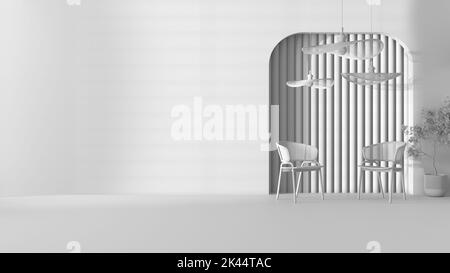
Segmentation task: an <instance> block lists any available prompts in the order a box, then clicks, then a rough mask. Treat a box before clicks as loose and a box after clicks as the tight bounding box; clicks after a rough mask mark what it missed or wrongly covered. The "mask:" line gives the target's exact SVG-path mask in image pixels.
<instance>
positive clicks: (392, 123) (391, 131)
mask: <svg viewBox="0 0 450 273" xmlns="http://www.w3.org/2000/svg"><path fill="white" fill-rule="evenodd" d="M387 39H388V41H389V46H388V63H389V67H388V72H389V73H392V72H395V41H394V40H392V39H391V38H390V37H388V38H387ZM386 87H387V88H388V90H387V92H388V97H389V102H388V141H395V140H396V137H397V136H396V129H395V127H396V118H395V105H396V96H395V93H396V87H395V80H391V81H388V82H387V83H386ZM396 178H397V175H394V177H391V178H390V179H392V181H389V183H392V192H393V193H395V192H396V189H397V187H396V184H397V183H396V181H397V179H396Z"/></svg>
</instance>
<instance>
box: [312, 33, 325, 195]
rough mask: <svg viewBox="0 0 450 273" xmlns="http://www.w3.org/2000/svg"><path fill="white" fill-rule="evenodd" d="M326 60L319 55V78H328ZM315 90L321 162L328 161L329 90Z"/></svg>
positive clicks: (323, 173) (321, 39)
mask: <svg viewBox="0 0 450 273" xmlns="http://www.w3.org/2000/svg"><path fill="white" fill-rule="evenodd" d="M317 37H318V41H324V42H326V35H323V34H320V35H318V36H317ZM326 61H327V57H326V54H320V55H318V66H317V70H318V73H317V74H316V76H317V77H318V78H319V79H324V78H326V74H327V73H326V72H327V71H326V68H327V64H326ZM314 92H315V93H316V94H317V96H318V105H317V119H318V123H319V124H318V125H319V126H318V127H317V143H318V149H319V162H323V163H326V150H327V146H326V135H327V120H326V118H327V112H326V111H327V108H326V107H327V102H326V92H327V91H326V90H320V89H316V90H314ZM327 168H328V166H327V165H326V164H325V167H324V169H323V170H322V175H323V179H324V183H323V184H324V188H325V189H326V182H325V181H327ZM317 175H319V173H317ZM319 179H320V177H319V176H318V178H317V183H318V187H319V183H320V180H319ZM318 189H319V188H318ZM325 189H324V190H325Z"/></svg>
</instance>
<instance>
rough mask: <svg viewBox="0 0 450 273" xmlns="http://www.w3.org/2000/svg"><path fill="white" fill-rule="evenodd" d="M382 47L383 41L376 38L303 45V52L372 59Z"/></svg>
mask: <svg viewBox="0 0 450 273" xmlns="http://www.w3.org/2000/svg"><path fill="white" fill-rule="evenodd" d="M383 49H384V43H383V42H382V41H381V40H378V39H364V40H356V41H351V42H337V43H333V44H328V45H318V46H311V47H304V48H302V51H303V53H304V54H309V55H316V54H325V53H330V54H335V55H337V56H340V57H343V58H349V59H360V60H366V59H372V58H374V57H376V56H378V55H379V54H380V53H381V51H383Z"/></svg>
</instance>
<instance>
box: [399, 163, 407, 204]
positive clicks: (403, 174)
mask: <svg viewBox="0 0 450 273" xmlns="http://www.w3.org/2000/svg"><path fill="white" fill-rule="evenodd" d="M400 177H401V179H402V183H401V184H402V190H403V199H404V200H406V187H405V172H404V171H403V170H402V172H401V173H400Z"/></svg>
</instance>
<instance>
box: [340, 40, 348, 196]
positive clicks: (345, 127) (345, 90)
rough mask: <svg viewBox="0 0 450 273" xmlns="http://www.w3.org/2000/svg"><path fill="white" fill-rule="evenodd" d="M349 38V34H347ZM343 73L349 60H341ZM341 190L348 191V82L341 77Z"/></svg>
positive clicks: (346, 69) (346, 71) (345, 71)
mask: <svg viewBox="0 0 450 273" xmlns="http://www.w3.org/2000/svg"><path fill="white" fill-rule="evenodd" d="M348 36H349V38H350V35H348ZM342 63H343V67H342V71H343V72H344V73H348V72H350V60H349V59H343V60H342ZM342 82H343V83H342V135H341V136H342V159H341V161H342V192H343V193H349V192H350V167H349V163H350V161H349V158H350V82H349V81H347V80H346V79H342Z"/></svg>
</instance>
